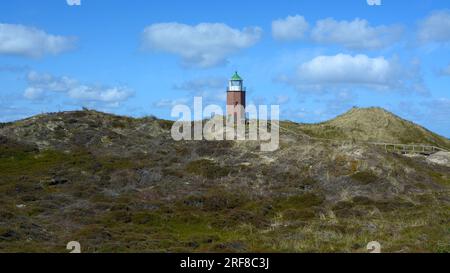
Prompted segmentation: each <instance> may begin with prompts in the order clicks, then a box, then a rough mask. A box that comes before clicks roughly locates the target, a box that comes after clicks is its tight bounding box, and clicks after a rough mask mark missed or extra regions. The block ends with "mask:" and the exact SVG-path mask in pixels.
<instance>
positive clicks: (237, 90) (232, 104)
mask: <svg viewBox="0 0 450 273" xmlns="http://www.w3.org/2000/svg"><path fill="white" fill-rule="evenodd" d="M233 117H234V120H235V121H238V120H245V87H244V80H242V78H241V77H240V76H239V74H238V73H237V72H235V73H234V75H233V77H231V80H230V81H229V84H228V89H227V118H228V119H230V118H233Z"/></svg>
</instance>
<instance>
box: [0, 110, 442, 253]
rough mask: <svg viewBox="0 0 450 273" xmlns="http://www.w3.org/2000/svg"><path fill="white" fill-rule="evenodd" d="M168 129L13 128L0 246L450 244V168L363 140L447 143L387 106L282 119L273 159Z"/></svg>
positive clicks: (85, 118)
mask: <svg viewBox="0 0 450 273" xmlns="http://www.w3.org/2000/svg"><path fill="white" fill-rule="evenodd" d="M170 126H171V122H170V121H164V120H159V119H156V118H154V117H147V118H142V119H133V118H128V117H120V116H113V115H109V114H103V113H100V112H95V111H88V110H85V111H80V112H66V113H54V114H48V115H40V116H36V117H33V118H30V119H26V120H22V121H18V122H14V123H9V124H2V125H1V126H0V252H67V250H66V248H65V247H66V244H67V242H69V241H79V242H80V243H81V247H82V251H84V252H205V251H206V252H274V251H275V252H367V250H366V245H367V243H368V242H370V241H379V242H380V243H381V245H382V251H386V252H449V251H450V194H449V193H450V166H449V165H446V164H435V163H432V162H430V161H429V160H428V159H427V157H426V156H421V155H417V156H405V155H400V154H395V153H392V152H388V151H385V150H384V149H381V148H378V147H374V146H369V145H364V144H362V143H358V140H364V141H366V140H370V141H389V142H396V143H397V142H398V143H403V142H408V143H425V144H433V145H439V146H440V147H450V141H449V140H448V139H446V138H444V137H440V136H437V135H435V134H433V133H431V132H428V131H426V130H425V129H423V128H421V127H419V126H417V125H414V124H412V123H410V122H407V121H404V120H401V119H400V118H398V117H396V116H394V115H392V114H390V113H388V112H385V111H384V110H381V109H353V110H351V111H350V112H349V113H347V114H345V115H342V116H340V117H338V118H336V119H334V120H332V121H329V122H327V123H323V124H314V125H305V124H296V123H293V122H283V123H282V124H281V126H282V127H283V128H287V129H289V132H292V133H289V132H288V131H281V145H280V149H279V150H278V151H276V152H270V153H269V152H261V151H260V149H259V147H258V143H257V142H232V141H220V142H208V141H195V142H194V141H186V142H183V141H182V142H174V141H173V140H172V139H171V137H170ZM302 135H308V136H311V137H323V138H333V139H342V140H348V139H354V140H355V142H354V143H351V142H349V143H338V142H336V143H335V142H321V141H312V140H310V139H307V138H304V137H302Z"/></svg>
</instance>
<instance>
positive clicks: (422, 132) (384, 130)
mask: <svg viewBox="0 0 450 273" xmlns="http://www.w3.org/2000/svg"><path fill="white" fill-rule="evenodd" d="M298 127H299V129H300V130H302V131H303V132H304V133H305V134H307V135H310V136H314V137H321V138H329V139H340V140H355V141H368V142H384V143H396V144H397V143H399V144H400V143H401V144H429V145H433V146H437V147H442V148H446V149H447V150H448V149H450V140H449V139H447V138H445V137H442V136H439V135H437V134H435V133H433V132H431V131H429V130H427V129H425V128H423V127H422V126H420V125H417V124H415V123H413V122H410V121H408V120H405V119H402V118H400V117H398V116H396V115H394V114H392V113H391V112H388V111H386V110H384V109H382V108H356V107H355V108H352V109H351V110H350V111H348V112H346V113H344V114H342V115H340V116H338V117H336V118H334V119H332V120H329V121H326V122H322V123H319V124H301V125H299V126H298Z"/></svg>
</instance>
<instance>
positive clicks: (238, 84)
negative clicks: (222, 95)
mask: <svg viewBox="0 0 450 273" xmlns="http://www.w3.org/2000/svg"><path fill="white" fill-rule="evenodd" d="M231 86H241V82H240V81H231Z"/></svg>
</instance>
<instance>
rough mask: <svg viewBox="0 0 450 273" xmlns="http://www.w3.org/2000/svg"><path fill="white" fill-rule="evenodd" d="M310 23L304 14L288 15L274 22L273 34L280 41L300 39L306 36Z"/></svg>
mask: <svg viewBox="0 0 450 273" xmlns="http://www.w3.org/2000/svg"><path fill="white" fill-rule="evenodd" d="M308 28H309V24H308V22H307V21H306V20H305V18H304V17H303V16H300V15H295V16H288V17H286V18H285V19H278V20H275V21H273V22H272V36H273V37H274V39H276V40H280V41H292V40H299V39H302V38H304V37H305V34H306V32H307V31H308Z"/></svg>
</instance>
